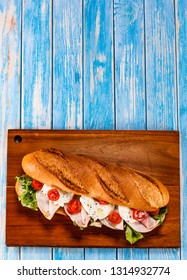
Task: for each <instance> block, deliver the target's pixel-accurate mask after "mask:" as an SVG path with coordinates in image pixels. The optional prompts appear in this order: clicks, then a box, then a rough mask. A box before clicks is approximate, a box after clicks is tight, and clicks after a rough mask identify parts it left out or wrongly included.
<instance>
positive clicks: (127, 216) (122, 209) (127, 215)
mask: <svg viewBox="0 0 187 280" xmlns="http://www.w3.org/2000/svg"><path fill="white" fill-rule="evenodd" d="M118 211H119V214H120V216H121V218H122V219H123V220H124V221H126V222H127V221H128V222H130V223H135V222H136V220H134V219H133V218H132V211H131V209H130V208H128V207H126V206H118Z"/></svg>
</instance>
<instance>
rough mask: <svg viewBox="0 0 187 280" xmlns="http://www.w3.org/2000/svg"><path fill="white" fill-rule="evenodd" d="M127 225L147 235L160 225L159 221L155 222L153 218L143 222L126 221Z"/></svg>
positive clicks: (148, 217) (147, 218)
mask: <svg viewBox="0 0 187 280" xmlns="http://www.w3.org/2000/svg"><path fill="white" fill-rule="evenodd" d="M126 223H127V224H128V225H129V226H130V227H131V228H132V229H134V230H135V231H138V232H141V233H146V232H150V231H152V230H153V229H154V228H156V227H157V226H158V224H159V221H156V220H154V219H153V218H152V217H151V216H149V215H148V216H147V217H146V218H145V219H144V220H142V221H141V222H138V221H136V220H134V221H133V222H129V221H126Z"/></svg>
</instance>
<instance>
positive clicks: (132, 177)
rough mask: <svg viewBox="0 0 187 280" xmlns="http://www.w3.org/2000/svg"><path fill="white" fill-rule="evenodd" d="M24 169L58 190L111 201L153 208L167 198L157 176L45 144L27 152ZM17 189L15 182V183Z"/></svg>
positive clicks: (167, 200)
mask: <svg viewBox="0 0 187 280" xmlns="http://www.w3.org/2000/svg"><path fill="white" fill-rule="evenodd" d="M22 167H23V170H24V172H25V173H26V174H27V175H28V176H30V177H31V178H33V179H35V180H38V181H40V182H41V183H43V184H46V185H49V186H52V187H56V188H58V189H60V190H62V191H65V192H69V193H73V194H76V195H83V196H88V197H92V198H95V199H97V200H104V201H107V202H108V203H112V204H115V205H121V206H126V207H129V208H134V209H139V210H144V211H154V210H156V209H160V208H161V207H164V206H166V205H167V204H168V202H169V193H168V190H167V188H166V187H165V186H164V185H163V184H162V183H161V182H159V181H158V180H157V179H155V178H153V177H151V176H149V175H147V174H144V173H142V172H139V171H137V170H134V169H131V168H128V167H126V166H122V165H120V164H116V163H112V162H105V161H100V160H97V159H96V158H92V157H90V156H86V155H78V154H66V153H64V152H62V151H60V150H57V149H54V148H49V149H41V150H38V151H36V152H33V153H30V154H27V155H25V156H24V158H23V160H22ZM16 189H17V192H18V193H19V186H18V185H17V187H16Z"/></svg>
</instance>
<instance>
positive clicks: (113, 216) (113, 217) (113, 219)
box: [108, 211, 122, 225]
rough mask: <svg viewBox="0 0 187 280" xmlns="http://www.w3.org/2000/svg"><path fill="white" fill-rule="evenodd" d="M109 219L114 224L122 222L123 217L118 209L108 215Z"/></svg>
mask: <svg viewBox="0 0 187 280" xmlns="http://www.w3.org/2000/svg"><path fill="white" fill-rule="evenodd" d="M108 220H109V222H111V223H112V224H115V225H117V224H119V223H120V222H121V220H122V218H121V217H120V215H119V213H118V212H117V211H112V212H110V214H109V215H108Z"/></svg>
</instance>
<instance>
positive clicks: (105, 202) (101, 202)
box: [97, 199, 109, 205]
mask: <svg viewBox="0 0 187 280" xmlns="http://www.w3.org/2000/svg"><path fill="white" fill-rule="evenodd" d="M97 201H98V202H99V204H101V205H105V204H109V203H108V202H107V201H105V200H101V199H99V200H97Z"/></svg>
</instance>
